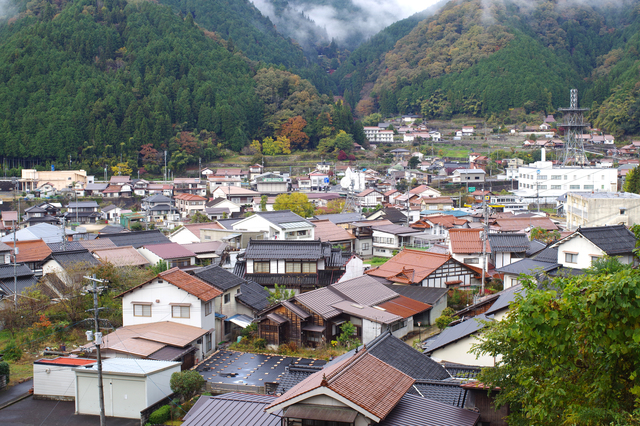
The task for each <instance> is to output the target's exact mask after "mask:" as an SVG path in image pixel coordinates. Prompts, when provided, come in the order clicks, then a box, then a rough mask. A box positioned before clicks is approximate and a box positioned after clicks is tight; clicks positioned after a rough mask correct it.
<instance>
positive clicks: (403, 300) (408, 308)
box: [378, 296, 431, 318]
mask: <svg viewBox="0 0 640 426" xmlns="http://www.w3.org/2000/svg"><path fill="white" fill-rule="evenodd" d="M378 307H380V308H383V309H386V310H387V312H390V313H392V314H396V315H398V316H401V317H402V318H409V317H412V316H414V315H417V314H419V313H421V312H424V311H428V310H429V309H431V306H430V305H427V304H426V303H422V302H418V301H417V300H413V299H409V298H408V297H404V296H398V297H396V298H395V299H391V300H389V301H386V302H384V303H381V304H379V305H378Z"/></svg>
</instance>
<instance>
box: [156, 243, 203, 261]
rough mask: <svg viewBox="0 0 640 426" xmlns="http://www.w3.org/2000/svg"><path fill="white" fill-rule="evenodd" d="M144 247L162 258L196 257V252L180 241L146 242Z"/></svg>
mask: <svg viewBox="0 0 640 426" xmlns="http://www.w3.org/2000/svg"><path fill="white" fill-rule="evenodd" d="M144 248H145V249H147V250H149V251H150V252H151V253H153V254H155V255H156V256H158V257H159V258H161V259H165V260H166V259H179V258H183V257H195V255H196V254H195V253H194V252H192V251H191V250H189V249H188V248H186V247H184V246H183V245H180V244H178V243H171V242H170V243H162V244H145V245H144Z"/></svg>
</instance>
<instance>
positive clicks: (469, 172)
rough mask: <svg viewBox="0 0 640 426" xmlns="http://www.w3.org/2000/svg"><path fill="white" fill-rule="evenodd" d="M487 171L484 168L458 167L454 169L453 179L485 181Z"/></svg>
mask: <svg viewBox="0 0 640 426" xmlns="http://www.w3.org/2000/svg"><path fill="white" fill-rule="evenodd" d="M485 175H486V173H485V171H484V170H482V169H456V170H454V171H453V175H452V181H453V182H459V183H469V184H474V183H483V182H484V181H485Z"/></svg>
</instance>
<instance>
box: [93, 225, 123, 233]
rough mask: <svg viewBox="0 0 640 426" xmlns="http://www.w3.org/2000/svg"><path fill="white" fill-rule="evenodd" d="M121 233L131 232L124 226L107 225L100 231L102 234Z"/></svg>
mask: <svg viewBox="0 0 640 426" xmlns="http://www.w3.org/2000/svg"><path fill="white" fill-rule="evenodd" d="M121 232H129V231H128V230H127V229H125V227H124V226H122V225H107V226H105V227H104V228H102V229H101V230H100V233H101V234H119V233H121Z"/></svg>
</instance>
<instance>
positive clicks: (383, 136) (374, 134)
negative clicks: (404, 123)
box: [364, 126, 393, 143]
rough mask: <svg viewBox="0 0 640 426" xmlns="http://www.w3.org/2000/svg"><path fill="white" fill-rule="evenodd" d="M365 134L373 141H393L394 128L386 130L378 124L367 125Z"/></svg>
mask: <svg viewBox="0 0 640 426" xmlns="http://www.w3.org/2000/svg"><path fill="white" fill-rule="evenodd" d="M364 135H365V137H366V138H367V140H368V141H369V142H371V143H392V142H393V130H384V129H381V128H379V127H377V126H367V127H365V128H364Z"/></svg>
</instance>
